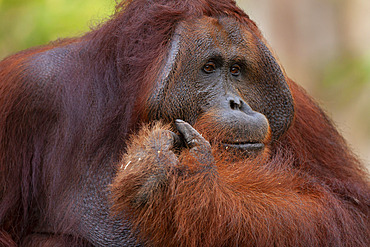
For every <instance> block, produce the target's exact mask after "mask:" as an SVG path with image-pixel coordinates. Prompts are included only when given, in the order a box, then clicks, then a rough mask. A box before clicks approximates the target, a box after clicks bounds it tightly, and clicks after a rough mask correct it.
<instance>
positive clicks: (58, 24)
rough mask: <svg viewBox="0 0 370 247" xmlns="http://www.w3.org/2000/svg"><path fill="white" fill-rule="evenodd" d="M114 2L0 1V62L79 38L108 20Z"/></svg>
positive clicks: (107, 0) (59, 0) (78, 0)
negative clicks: (38, 47) (18, 53)
mask: <svg viewBox="0 0 370 247" xmlns="http://www.w3.org/2000/svg"><path fill="white" fill-rule="evenodd" d="M114 5H115V1H114V0H88V1H81V0H0V59H1V58H3V57H5V56H7V55H10V54H11V53H14V52H16V51H18V50H23V49H26V48H29V47H32V46H36V45H42V44H46V43H48V42H50V41H52V40H55V39H58V38H64V37H72V36H77V35H80V34H82V33H83V32H86V31H88V30H89V29H90V27H93V26H95V25H96V24H98V23H100V22H102V21H103V20H105V19H107V18H109V16H110V15H111V14H112V13H113V11H114Z"/></svg>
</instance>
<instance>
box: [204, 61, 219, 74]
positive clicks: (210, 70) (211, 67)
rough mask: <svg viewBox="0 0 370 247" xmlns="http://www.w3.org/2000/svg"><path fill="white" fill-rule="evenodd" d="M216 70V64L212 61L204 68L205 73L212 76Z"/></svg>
mask: <svg viewBox="0 0 370 247" xmlns="http://www.w3.org/2000/svg"><path fill="white" fill-rule="evenodd" d="M215 70H216V64H215V63H214V62H212V61H209V62H207V63H206V64H205V65H204V66H203V71H204V72H206V73H207V74H211V73H213V72H215Z"/></svg>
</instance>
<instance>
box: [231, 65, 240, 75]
mask: <svg viewBox="0 0 370 247" xmlns="http://www.w3.org/2000/svg"><path fill="white" fill-rule="evenodd" d="M230 73H231V74H232V75H233V76H238V75H240V66H239V65H237V64H234V65H233V66H231V68H230Z"/></svg>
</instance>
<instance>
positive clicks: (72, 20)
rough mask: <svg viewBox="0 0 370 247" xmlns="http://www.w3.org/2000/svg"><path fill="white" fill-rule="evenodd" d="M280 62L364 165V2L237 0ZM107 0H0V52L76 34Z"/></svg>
mask: <svg viewBox="0 0 370 247" xmlns="http://www.w3.org/2000/svg"><path fill="white" fill-rule="evenodd" d="M237 2H238V4H239V5H240V6H241V7H242V8H243V9H244V10H245V11H246V12H247V13H248V14H249V15H250V16H251V18H252V19H253V20H255V21H256V22H257V24H258V25H259V27H260V29H261V30H262V32H263V33H264V35H265V37H266V39H267V40H268V41H269V43H270V45H271V47H272V48H273V49H274V51H275V53H276V55H277V56H278V58H279V59H280V60H281V62H282V64H283V65H284V68H285V70H286V71H287V74H288V75H289V76H290V77H292V78H293V79H294V80H295V81H296V82H298V83H299V84H301V85H303V86H304V87H305V88H306V89H307V91H308V92H309V93H310V94H312V95H313V96H314V97H315V98H316V99H317V100H318V102H319V103H320V104H321V105H322V106H323V108H324V109H326V111H327V112H328V113H329V115H330V116H331V117H332V118H333V119H334V121H335V123H336V124H337V125H338V128H339V130H340V131H341V132H342V133H343V135H344V136H345V138H346V139H347V140H348V142H349V144H350V145H351V146H352V148H353V149H354V151H355V153H357V154H358V155H359V156H360V158H361V159H362V160H363V161H364V162H365V163H366V164H367V165H368V167H370V15H369V13H370V1H368V0H279V1H276V0H239V1H237ZM114 6H115V1H114V0H0V59H2V58H4V57H6V56H8V55H10V54H12V53H14V52H16V51H19V50H22V49H26V48H29V47H32V46H37V45H41V44H46V43H48V42H49V41H52V40H55V39H58V38H63V37H72V36H78V35H81V34H83V33H84V32H86V31H88V30H89V29H90V28H91V27H93V26H95V25H96V24H98V23H100V22H102V21H105V20H106V19H108V18H109V16H110V15H111V14H112V13H113V11H114Z"/></svg>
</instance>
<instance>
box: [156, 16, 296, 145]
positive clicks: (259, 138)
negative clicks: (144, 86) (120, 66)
mask: <svg viewBox="0 0 370 247" xmlns="http://www.w3.org/2000/svg"><path fill="white" fill-rule="evenodd" d="M292 102H293V101H292V96H291V94H290V91H289V88H288V86H287V84H286V81H285V79H284V76H283V73H282V71H281V69H280V67H279V65H278V64H277V63H276V61H275V59H274V58H273V56H272V55H271V53H270V51H269V50H268V49H267V47H266V46H265V45H263V43H262V42H261V41H260V40H259V39H258V38H257V37H256V36H254V35H253V34H252V33H251V32H250V31H249V30H247V29H246V28H245V27H242V26H241V25H240V24H239V23H238V22H236V21H235V20H233V19H231V18H221V19H219V20H217V19H214V18H210V17H202V18H201V19H196V20H192V21H189V22H185V23H182V24H180V25H179V27H178V28H177V31H176V33H175V34H174V37H173V39H172V43H171V48H170V52H169V54H168V56H167V61H165V66H164V69H163V73H162V75H161V76H160V78H159V81H158V84H157V86H156V91H155V92H154V93H153V96H152V97H151V99H150V100H149V109H150V114H149V115H150V116H153V119H164V120H165V121H168V122H173V121H174V120H175V119H182V120H184V121H186V122H188V123H190V124H191V125H194V124H195V123H196V122H197V120H198V119H199V118H201V117H202V116H204V115H207V114H208V115H209V116H210V117H211V118H212V122H214V123H215V124H217V125H218V126H220V125H221V126H222V129H226V130H227V132H228V134H227V135H225V136H224V139H223V140H222V143H224V145H226V146H230V147H235V148H240V149H243V150H247V151H260V150H261V149H263V147H264V145H265V144H266V142H269V141H271V140H272V141H274V140H276V139H278V138H279V137H280V136H281V135H282V134H283V133H284V132H285V131H286V130H287V129H288V128H289V126H290V123H291V121H292V118H293V115H294V107H293V103H292ZM270 132H271V133H270ZM270 135H271V138H269V137H270Z"/></svg>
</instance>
